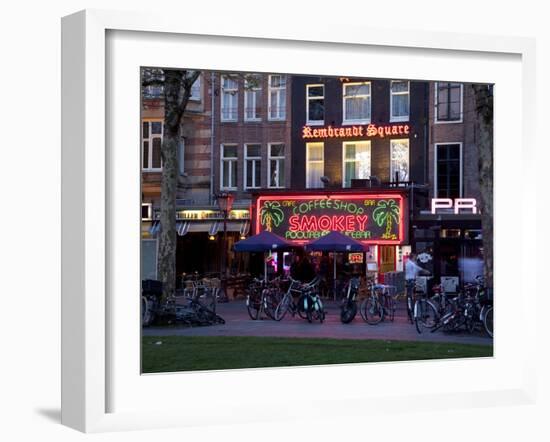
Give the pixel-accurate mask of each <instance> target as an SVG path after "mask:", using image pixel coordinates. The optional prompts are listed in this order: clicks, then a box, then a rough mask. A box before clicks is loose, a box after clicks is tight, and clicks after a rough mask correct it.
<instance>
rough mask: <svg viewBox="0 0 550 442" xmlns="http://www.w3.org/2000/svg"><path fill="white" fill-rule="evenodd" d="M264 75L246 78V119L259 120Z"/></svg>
mask: <svg viewBox="0 0 550 442" xmlns="http://www.w3.org/2000/svg"><path fill="white" fill-rule="evenodd" d="M261 79H262V77H261V76H260V75H251V76H249V77H247V78H246V80H245V86H244V120H245V121H259V120H260V108H261V104H262V83H261Z"/></svg>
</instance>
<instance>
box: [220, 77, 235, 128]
mask: <svg viewBox="0 0 550 442" xmlns="http://www.w3.org/2000/svg"><path fill="white" fill-rule="evenodd" d="M225 78H228V79H230V80H232V81H234V82H235V85H236V87H235V88H230V89H226V88H225V87H224V85H223V82H224V79H225ZM220 90H221V94H220V121H221V122H222V123H236V122H237V121H238V120H239V82H238V80H236V79H234V78H231V77H230V76H229V75H221V76H220ZM231 91H235V93H234V94H232V95H233V96H235V97H236V100H235V111H234V115H235V117H234V118H224V115H223V114H224V112H223V111H224V104H225V100H224V97H225V94H226V92H228V93H231ZM231 114H233V112H231Z"/></svg>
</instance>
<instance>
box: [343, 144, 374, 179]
mask: <svg viewBox="0 0 550 442" xmlns="http://www.w3.org/2000/svg"><path fill="white" fill-rule="evenodd" d="M343 147H344V178H343V180H342V187H351V180H353V179H366V178H369V177H370V175H371V172H370V141H361V142H349V143H343Z"/></svg>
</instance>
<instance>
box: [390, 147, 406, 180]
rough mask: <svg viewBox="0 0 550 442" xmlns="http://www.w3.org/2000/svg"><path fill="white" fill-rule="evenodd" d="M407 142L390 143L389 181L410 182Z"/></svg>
mask: <svg viewBox="0 0 550 442" xmlns="http://www.w3.org/2000/svg"><path fill="white" fill-rule="evenodd" d="M409 167H410V166H409V140H408V139H403V140H391V141H390V181H394V182H400V181H410V179H409V177H410V175H409Z"/></svg>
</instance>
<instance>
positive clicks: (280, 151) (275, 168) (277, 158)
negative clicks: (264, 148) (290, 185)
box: [267, 143, 285, 187]
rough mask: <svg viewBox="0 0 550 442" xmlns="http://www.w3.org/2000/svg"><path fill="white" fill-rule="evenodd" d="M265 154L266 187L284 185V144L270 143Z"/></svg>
mask: <svg viewBox="0 0 550 442" xmlns="http://www.w3.org/2000/svg"><path fill="white" fill-rule="evenodd" d="M267 154H268V157H267V160H268V161H267V166H268V170H267V173H268V179H269V182H268V187H285V145H284V144H281V143H277V144H270V145H269V146H268V152H267Z"/></svg>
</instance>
